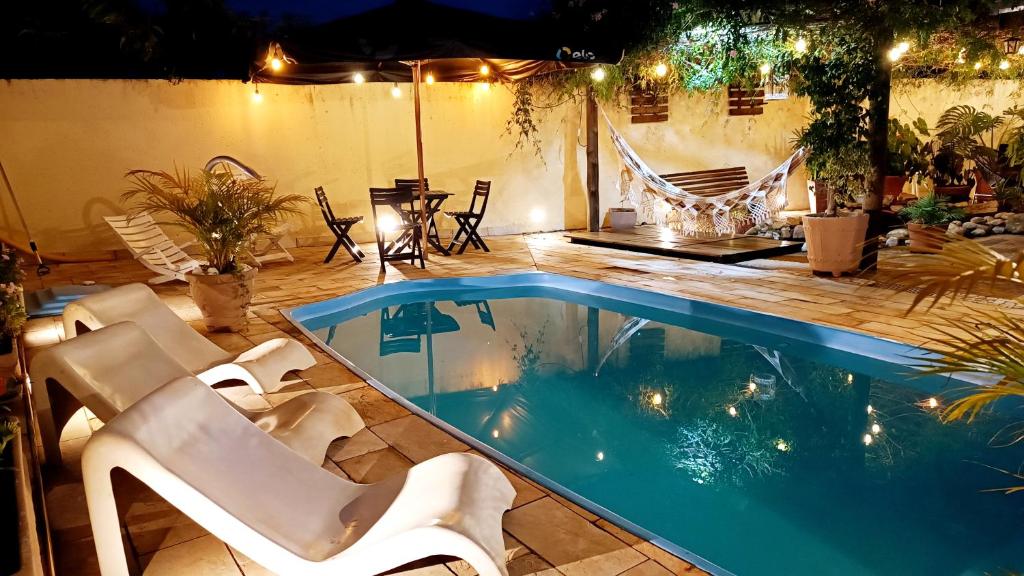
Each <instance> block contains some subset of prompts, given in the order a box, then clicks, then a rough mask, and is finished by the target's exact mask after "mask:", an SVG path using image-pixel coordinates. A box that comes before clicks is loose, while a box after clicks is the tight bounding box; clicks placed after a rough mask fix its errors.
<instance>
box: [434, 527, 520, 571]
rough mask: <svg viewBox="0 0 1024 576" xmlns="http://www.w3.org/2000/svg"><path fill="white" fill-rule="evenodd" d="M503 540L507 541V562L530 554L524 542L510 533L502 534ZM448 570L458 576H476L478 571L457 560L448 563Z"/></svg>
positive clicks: (467, 563) (463, 561)
mask: <svg viewBox="0 0 1024 576" xmlns="http://www.w3.org/2000/svg"><path fill="white" fill-rule="evenodd" d="M501 536H502V538H503V539H504V541H505V561H506V562H511V561H512V560H514V559H516V558H520V557H522V556H526V555H527V554H530V550H529V549H528V548H527V547H526V546H524V545H523V543H522V542H520V541H518V540H516V539H515V538H513V537H512V535H511V534H509V533H508V532H502V533H501ZM448 569H449V570H451V571H452V572H454V573H456V574H458V576H476V575H477V571H476V570H474V569H473V567H472V566H470V565H469V562H466V561H465V560H455V561H454V562H449V563H448Z"/></svg>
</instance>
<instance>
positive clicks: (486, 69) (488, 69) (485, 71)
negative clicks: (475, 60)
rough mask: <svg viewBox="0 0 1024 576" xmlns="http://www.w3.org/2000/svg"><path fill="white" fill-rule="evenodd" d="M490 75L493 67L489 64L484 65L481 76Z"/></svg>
mask: <svg viewBox="0 0 1024 576" xmlns="http://www.w3.org/2000/svg"><path fill="white" fill-rule="evenodd" d="M490 73H491V67H490V66H488V65H487V64H483V65H481V66H480V75H481V76H487V75H489V74H490Z"/></svg>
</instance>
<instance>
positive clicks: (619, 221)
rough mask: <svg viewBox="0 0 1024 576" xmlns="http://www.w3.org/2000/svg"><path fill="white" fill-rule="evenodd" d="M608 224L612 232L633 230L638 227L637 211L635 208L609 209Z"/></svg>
mask: <svg viewBox="0 0 1024 576" xmlns="http://www.w3.org/2000/svg"><path fill="white" fill-rule="evenodd" d="M608 222H609V224H611V227H612V230H632V229H633V228H635V227H636V210H634V209H633V208H609V209H608Z"/></svg>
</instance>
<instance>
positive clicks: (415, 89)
mask: <svg viewBox="0 0 1024 576" xmlns="http://www.w3.org/2000/svg"><path fill="white" fill-rule="evenodd" d="M421 65H422V62H421V61H420V60H417V61H416V65H415V66H413V68H412V95H413V104H414V108H415V111H416V169H417V171H418V175H419V179H420V223H421V224H422V225H423V237H422V238H421V239H420V241H421V243H420V250H422V251H423V258H424V259H425V260H429V258H428V257H427V244H428V242H427V233H428V232H429V231H430V223H429V222H427V191H426V185H425V183H424V180H425V178H424V177H423V127H422V125H421V118H420V73H421Z"/></svg>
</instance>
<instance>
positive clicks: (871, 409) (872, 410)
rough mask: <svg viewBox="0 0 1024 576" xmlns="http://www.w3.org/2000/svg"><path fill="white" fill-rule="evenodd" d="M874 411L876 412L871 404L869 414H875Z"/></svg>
mask: <svg viewBox="0 0 1024 576" xmlns="http://www.w3.org/2000/svg"><path fill="white" fill-rule="evenodd" d="M874 411H875V409H874V407H872V406H871V404H868V414H872V413H874Z"/></svg>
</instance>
